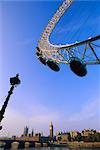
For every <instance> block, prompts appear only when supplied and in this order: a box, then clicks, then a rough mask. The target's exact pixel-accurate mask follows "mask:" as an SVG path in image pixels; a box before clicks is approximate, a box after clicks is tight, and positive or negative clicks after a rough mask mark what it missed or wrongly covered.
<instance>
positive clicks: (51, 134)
mask: <svg viewBox="0 0 100 150" xmlns="http://www.w3.org/2000/svg"><path fill="white" fill-rule="evenodd" d="M50 138H53V124H52V122H50Z"/></svg>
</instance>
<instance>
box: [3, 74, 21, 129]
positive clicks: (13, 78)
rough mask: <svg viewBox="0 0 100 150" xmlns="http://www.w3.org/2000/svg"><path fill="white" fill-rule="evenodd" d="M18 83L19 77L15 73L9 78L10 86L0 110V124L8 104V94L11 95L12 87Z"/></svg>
mask: <svg viewBox="0 0 100 150" xmlns="http://www.w3.org/2000/svg"><path fill="white" fill-rule="evenodd" d="M18 84H20V79H19V74H16V76H15V77H12V78H10V85H11V88H10V90H9V91H8V95H7V97H6V100H5V102H4V104H3V106H2V108H1V110H0V124H1V121H2V119H3V118H4V113H5V110H6V107H7V105H8V101H9V99H10V96H11V94H13V90H14V87H16V86H17V85H18ZM1 129H2V126H0V130H1Z"/></svg>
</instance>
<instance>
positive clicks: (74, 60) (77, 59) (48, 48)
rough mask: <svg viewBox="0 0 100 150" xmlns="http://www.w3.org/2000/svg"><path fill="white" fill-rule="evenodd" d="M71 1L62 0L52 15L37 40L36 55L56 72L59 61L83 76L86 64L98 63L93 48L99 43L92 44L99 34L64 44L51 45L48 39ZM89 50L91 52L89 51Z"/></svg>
mask: <svg viewBox="0 0 100 150" xmlns="http://www.w3.org/2000/svg"><path fill="white" fill-rule="evenodd" d="M73 1H74V0H64V2H63V3H62V5H61V6H60V7H59V8H58V10H57V11H56V13H55V14H54V15H53V17H52V18H51V20H50V21H49V23H48V25H47V26H46V28H45V29H44V31H43V33H42V35H41V38H40V40H39V41H38V46H37V47H36V49H37V52H36V55H37V57H38V59H39V61H40V62H41V63H42V64H44V65H47V66H48V67H50V68H51V69H52V70H54V71H56V72H57V71H59V70H60V67H59V64H60V63H63V64H69V66H70V68H71V70H72V71H73V72H74V73H75V74H76V75H78V76H81V77H83V76H85V75H86V74H87V68H86V66H87V65H89V64H90V65H93V64H95V65H96V64H100V58H99V56H98V55H97V54H96V50H95V48H96V47H98V48H99V45H97V44H94V41H96V40H99V39H100V35H97V36H95V37H92V38H88V39H86V40H84V41H80V42H75V43H71V44H65V45H61V44H59V45H53V44H52V43H50V41H49V38H50V35H51V33H52V31H53V29H54V28H55V26H56V24H57V22H58V21H59V20H60V18H61V17H62V16H63V14H64V13H65V11H66V10H67V9H68V8H69V7H70V6H71V4H72V3H73ZM80 46H82V48H83V51H82V52H81V51H80ZM89 50H90V51H91V53H89Z"/></svg>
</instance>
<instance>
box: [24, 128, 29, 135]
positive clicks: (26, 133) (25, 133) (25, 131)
mask: <svg viewBox="0 0 100 150" xmlns="http://www.w3.org/2000/svg"><path fill="white" fill-rule="evenodd" d="M28 131H29V128H28V127H27V126H26V127H25V128H24V133H23V136H28Z"/></svg>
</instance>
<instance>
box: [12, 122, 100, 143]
mask: <svg viewBox="0 0 100 150" xmlns="http://www.w3.org/2000/svg"><path fill="white" fill-rule="evenodd" d="M28 131H29V128H28V127H27V126H26V127H25V128H24V132H23V134H22V135H21V136H20V137H16V136H13V137H12V138H15V139H16V140H19V139H20V140H27V141H28V140H29V141H35V142H49V141H51V142H59V143H66V142H68V141H85V140H86V141H88V140H90V141H91V140H92V141H100V131H96V130H94V129H84V130H82V132H79V131H70V132H59V133H58V134H56V136H55V135H54V128H53V124H52V122H50V126H49V135H48V136H43V134H41V133H36V134H34V131H33V130H32V132H31V133H28Z"/></svg>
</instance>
